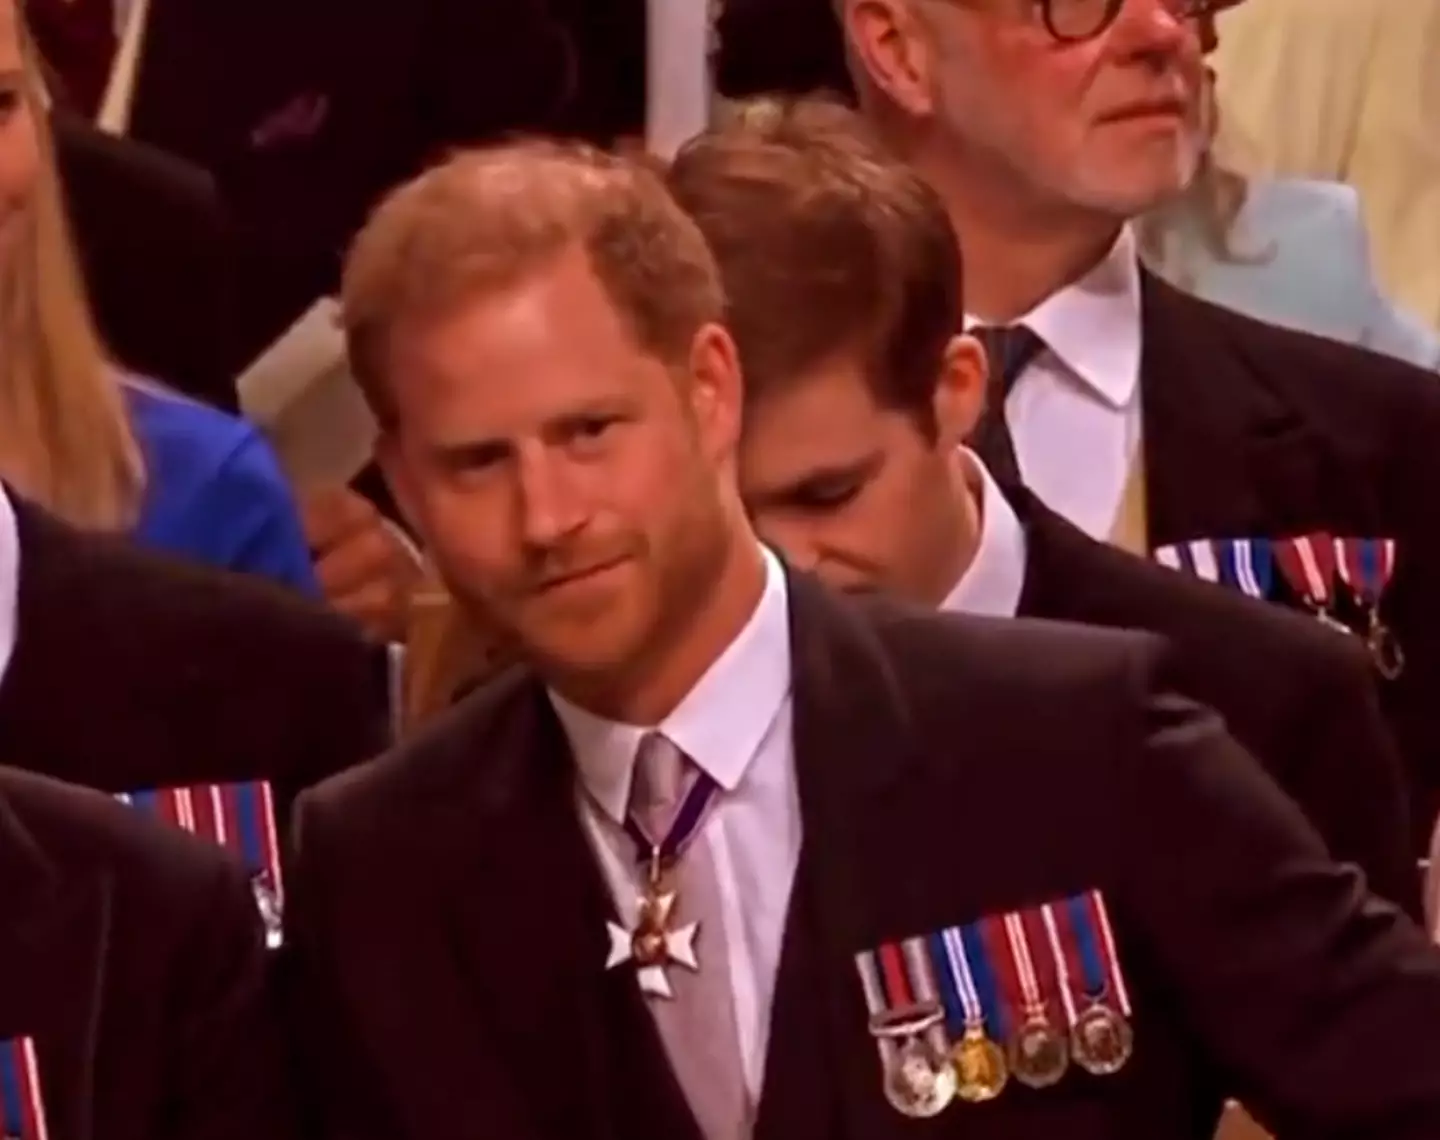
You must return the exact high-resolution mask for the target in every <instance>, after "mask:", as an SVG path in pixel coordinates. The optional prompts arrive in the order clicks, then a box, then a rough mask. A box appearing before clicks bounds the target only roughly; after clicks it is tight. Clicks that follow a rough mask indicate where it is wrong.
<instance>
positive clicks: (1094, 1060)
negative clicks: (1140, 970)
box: [1070, 1002, 1135, 1077]
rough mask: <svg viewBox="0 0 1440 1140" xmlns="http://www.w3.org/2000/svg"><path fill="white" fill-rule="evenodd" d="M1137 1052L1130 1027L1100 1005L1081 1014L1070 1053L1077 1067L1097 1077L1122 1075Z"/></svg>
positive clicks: (1121, 1018)
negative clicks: (1131, 1055) (1131, 1057)
mask: <svg viewBox="0 0 1440 1140" xmlns="http://www.w3.org/2000/svg"><path fill="white" fill-rule="evenodd" d="M1134 1049H1135V1038H1134V1034H1133V1033H1132V1031H1131V1029H1130V1023H1129V1022H1128V1021H1126V1020H1125V1018H1124V1017H1122V1016H1121V1015H1120V1014H1118V1013H1116V1012H1115V1011H1114V1010H1112V1009H1111V1008H1110V1007H1109V1006H1107V1005H1103V1004H1101V1003H1099V1002H1097V1003H1095V1004H1094V1005H1092V1006H1091V1007H1090V1008H1089V1009H1087V1010H1086V1011H1085V1012H1084V1013H1082V1014H1080V1016H1079V1017H1077V1018H1076V1019H1075V1028H1074V1029H1072V1030H1071V1031H1070V1052H1071V1054H1072V1055H1073V1056H1074V1058H1075V1063H1076V1064H1077V1065H1079V1066H1080V1067H1081V1068H1082V1069H1084V1070H1085V1071H1086V1072H1087V1073H1093V1074H1094V1075H1095V1076H1097V1077H1108V1076H1110V1075H1111V1074H1112V1073H1118V1072H1119V1071H1120V1070H1121V1069H1123V1068H1124V1067H1125V1062H1126V1061H1128V1060H1130V1054H1131V1053H1132V1052H1134Z"/></svg>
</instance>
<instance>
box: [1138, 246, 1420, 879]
mask: <svg viewBox="0 0 1440 1140" xmlns="http://www.w3.org/2000/svg"><path fill="white" fill-rule="evenodd" d="M1143 305H1144V309H1143V313H1144V317H1143V320H1144V325H1143V334H1144V341H1143V349H1142V353H1143V355H1142V361H1141V399H1142V407H1143V414H1144V438H1145V464H1146V472H1147V497H1148V508H1149V515H1150V518H1149V530H1150V535H1149V537H1150V541H1151V543H1152V544H1154V545H1155V546H1163V545H1167V544H1170V543H1175V542H1180V541H1182V540H1186V539H1195V538H1232V537H1280V536H1285V535H1294V534H1304V533H1306V532H1308V531H1311V530H1323V531H1328V532H1330V533H1332V534H1337V535H1358V536H1363V537H1385V538H1393V539H1394V540H1395V541H1396V550H1397V555H1396V571H1395V578H1394V582H1393V584H1392V585H1391V587H1390V590H1389V591H1388V593H1387V595H1386V599H1385V603H1384V606H1383V616H1384V618H1385V620H1386V622H1387V624H1388V625H1389V626H1390V627H1391V629H1393V630H1394V631H1395V632H1396V634H1397V635H1398V637H1399V639H1400V643H1401V645H1402V646H1403V648H1404V651H1405V656H1406V667H1405V671H1404V674H1403V675H1402V676H1401V677H1400V679H1399V680H1397V681H1394V682H1386V681H1380V680H1379V679H1378V677H1377V681H1378V683H1379V684H1380V687H1381V688H1380V695H1381V701H1382V704H1383V706H1384V709H1385V712H1386V715H1387V717H1388V719H1389V721H1390V724H1391V726H1392V728H1393V730H1394V733H1395V737H1396V739H1397V741H1398V742H1399V745H1400V748H1401V752H1402V754H1403V756H1404V759H1405V762H1406V766H1407V771H1408V774H1409V776H1410V780H1411V788H1412V798H1413V803H1414V817H1415V818H1414V831H1415V835H1414V838H1415V850H1416V851H1417V852H1423V851H1425V850H1428V847H1429V839H1430V831H1431V826H1432V822H1433V820H1434V818H1435V815H1436V811H1437V810H1440V702H1437V700H1436V695H1437V694H1440V590H1437V589H1436V583H1437V582H1440V497H1437V496H1436V494H1435V493H1434V491H1435V488H1440V446H1437V441H1440V385H1437V384H1436V383H1435V376H1434V374H1433V373H1430V372H1425V371H1423V370H1421V369H1419V368H1415V367H1412V366H1411V365H1408V364H1404V363H1402V362H1400V361H1397V360H1392V359H1390V358H1388V357H1383V356H1379V355H1376V354H1373V353H1370V352H1367V351H1365V350H1363V349H1358V348H1353V347H1350V346H1349V345H1343V344H1339V343H1337V342H1335V341H1331V340H1325V339H1323V338H1321V337H1315V336H1308V335H1306V334H1304V333H1297V332H1290V331H1288V330H1285V329H1280V328H1276V327H1274V326H1271V325H1265V324H1262V323H1260V322H1259V321H1255V320H1252V319H1250V318H1248V317H1245V316H1241V315H1240V314H1238V313H1233V312H1230V311H1229V310H1227V309H1222V308H1219V307H1217V306H1214V305H1210V304H1207V303H1205V302H1203V301H1199V300H1195V299H1194V298H1191V297H1189V296H1187V295H1185V294H1183V293H1180V292H1178V291H1176V290H1175V289H1172V288H1170V287H1169V286H1168V285H1165V284H1164V283H1163V282H1161V281H1160V280H1158V279H1157V278H1155V277H1154V276H1152V275H1150V274H1146V275H1145V277H1144V294H1143ZM1348 616H1350V617H1351V618H1352V619H1358V616H1359V615H1348Z"/></svg>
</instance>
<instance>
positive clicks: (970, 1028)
mask: <svg viewBox="0 0 1440 1140" xmlns="http://www.w3.org/2000/svg"><path fill="white" fill-rule="evenodd" d="M950 1056H951V1059H952V1060H953V1061H954V1063H955V1077H956V1083H955V1093H956V1095H957V1096H959V1097H960V1099H961V1100H968V1101H970V1102H971V1103H972V1104H979V1103H981V1102H982V1101H987V1100H994V1099H995V1098H996V1097H997V1096H999V1095H1000V1094H1001V1092H1003V1091H1004V1089H1005V1082H1006V1081H1008V1080H1009V1079H1010V1071H1009V1068H1008V1066H1007V1065H1006V1064H1005V1051H1004V1050H1003V1049H1001V1048H1000V1046H999V1045H997V1044H995V1042H993V1041H991V1040H990V1038H988V1037H987V1036H985V1030H984V1028H983V1027H982V1026H980V1025H967V1026H966V1027H965V1033H964V1036H962V1037H961V1038H960V1040H959V1041H957V1042H956V1043H955V1045H954V1047H953V1048H952V1049H951V1050H950Z"/></svg>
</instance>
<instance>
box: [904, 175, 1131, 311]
mask: <svg viewBox="0 0 1440 1140" xmlns="http://www.w3.org/2000/svg"><path fill="white" fill-rule="evenodd" d="M917 165H918V166H919V168H920V170H921V172H922V173H923V174H924V175H925V177H926V179H927V180H928V181H929V182H930V184H931V186H932V187H934V189H935V191H936V192H937V193H938V194H939V195H940V197H941V199H942V200H943V201H944V203H945V209H946V211H947V212H948V213H949V215H950V221H951V223H952V224H953V225H954V227H955V232H956V234H957V235H958V237H959V239H960V245H961V248H962V249H963V251H964V257H965V310H966V312H967V313H968V314H969V315H971V316H973V317H975V318H977V319H978V320H980V321H983V322H985V323H987V324H1006V323H1009V322H1011V321H1014V320H1016V319H1018V318H1020V317H1022V316H1024V315H1025V314H1026V313H1028V312H1029V311H1030V310H1031V309H1033V308H1035V306H1036V305H1038V304H1040V302H1041V301H1044V300H1045V299H1046V298H1047V297H1050V296H1053V295H1054V294H1055V293H1058V292H1059V291H1060V290H1061V289H1063V288H1065V287H1066V286H1067V285H1070V284H1073V283H1074V282H1075V281H1078V280H1079V279H1080V278H1081V277H1084V276H1085V274H1087V273H1088V272H1090V270H1092V269H1094V268H1095V266H1097V265H1098V264H1100V262H1101V261H1103V260H1104V259H1105V256H1106V255H1107V254H1108V253H1109V252H1110V249H1111V248H1112V247H1113V246H1114V244H1115V241H1116V239H1117V238H1118V237H1119V235H1120V230H1121V227H1122V225H1123V223H1122V222H1120V221H1117V220H1116V219H1115V217H1114V216H1113V215H1108V214H1101V213H1098V212H1096V211H1087V210H1080V209H1077V208H1073V207H1056V206H1046V205H1041V204H1037V203H1036V202H1035V201H1034V200H1033V198H1032V199H1024V198H1019V197H1016V196H1015V195H1014V192H1013V190H1010V191H1006V190H1003V189H995V188H989V189H986V188H979V187H975V186H971V185H968V184H967V183H966V182H965V181H964V180H963V179H958V178H953V177H947V175H946V172H945V171H944V170H943V169H941V168H940V167H939V166H938V165H936V164H926V163H924V162H917Z"/></svg>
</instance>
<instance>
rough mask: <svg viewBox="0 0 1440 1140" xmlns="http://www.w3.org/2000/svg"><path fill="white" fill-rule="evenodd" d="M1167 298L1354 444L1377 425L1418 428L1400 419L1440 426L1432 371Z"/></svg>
mask: <svg viewBox="0 0 1440 1140" xmlns="http://www.w3.org/2000/svg"><path fill="white" fill-rule="evenodd" d="M1163 295H1164V297H1165V298H1166V299H1165V301H1164V302H1162V303H1163V304H1167V305H1170V306H1172V307H1173V308H1174V310H1175V312H1176V313H1177V315H1179V316H1180V318H1181V319H1182V320H1191V319H1199V320H1201V321H1203V322H1205V323H1206V324H1207V325H1208V326H1209V327H1210V328H1212V329H1213V330H1215V331H1217V332H1219V333H1220V334H1221V336H1222V337H1223V338H1224V340H1225V341H1227V342H1228V343H1229V344H1230V346H1231V347H1232V349H1233V350H1234V351H1235V352H1236V353H1238V354H1239V355H1240V357H1241V358H1242V359H1244V360H1245V361H1246V362H1247V363H1248V364H1249V365H1250V366H1251V369H1252V371H1253V372H1254V373H1255V374H1256V375H1258V376H1262V377H1263V378H1264V380H1265V382H1266V383H1267V384H1269V385H1270V386H1271V387H1272V388H1274V389H1276V390H1278V391H1280V392H1281V393H1282V394H1283V395H1284V396H1285V397H1287V398H1288V399H1289V400H1290V401H1293V405H1294V406H1297V407H1299V408H1301V409H1304V410H1306V411H1308V412H1311V413H1313V414H1314V415H1315V416H1316V418H1317V419H1318V420H1320V421H1321V422H1323V423H1324V424H1325V425H1326V426H1331V427H1333V428H1334V429H1335V430H1336V431H1337V432H1338V433H1341V434H1342V437H1343V438H1351V439H1353V437H1354V434H1355V429H1356V428H1357V427H1362V428H1363V427H1368V426H1371V425H1373V424H1376V423H1377V422H1378V423H1383V424H1384V425H1385V426H1387V427H1390V428H1394V429H1400V428H1405V429H1406V430H1409V429H1410V427H1411V426H1414V425H1407V424H1406V423H1405V422H1404V421H1403V420H1397V419H1396V417H1411V416H1417V415H1418V416H1420V417H1422V422H1423V423H1424V424H1427V425H1429V426H1431V427H1434V426H1435V425H1436V424H1440V385H1437V384H1436V383H1435V374H1434V373H1433V372H1431V371H1429V370H1428V369H1424V368H1421V367H1419V366H1418V365H1414V364H1411V363H1409V362H1408V361H1403V360H1398V359H1396V358H1394V357H1391V356H1387V355H1384V354H1382V353H1378V352H1373V351H1371V350H1370V349H1368V348H1362V347H1360V346H1358V345H1353V344H1347V343H1345V342H1343V341H1337V340H1331V339H1330V338H1328V337H1323V336H1318V335H1316V334H1314V333H1307V332H1301V331H1299V330H1296V329H1288V328H1282V327H1281V326H1279V325H1271V324H1266V323H1265V322H1264V321H1260V320H1256V319H1255V318H1254V317H1250V316H1247V315H1245V314H1244V313H1238V312H1235V311H1233V310H1231V309H1227V308H1224V307H1222V306H1220V305H1215V304H1213V303H1211V302H1209V301H1204V300H1201V299H1200V298H1198V297H1192V296H1190V295H1188V294H1185V293H1180V292H1178V291H1176V290H1168V291H1166V292H1165V293H1164V294H1163ZM1347 429H1348V430H1347ZM1431 438H1433V435H1432V437H1431Z"/></svg>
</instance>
